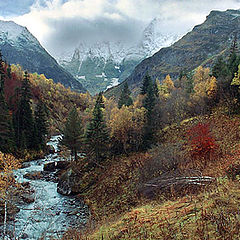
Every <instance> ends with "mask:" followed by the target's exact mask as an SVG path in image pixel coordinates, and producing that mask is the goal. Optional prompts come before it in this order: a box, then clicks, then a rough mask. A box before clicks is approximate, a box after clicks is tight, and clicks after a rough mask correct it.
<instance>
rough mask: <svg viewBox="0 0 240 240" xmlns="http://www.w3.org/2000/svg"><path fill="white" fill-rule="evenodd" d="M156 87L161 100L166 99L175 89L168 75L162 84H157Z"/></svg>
mask: <svg viewBox="0 0 240 240" xmlns="http://www.w3.org/2000/svg"><path fill="white" fill-rule="evenodd" d="M157 86H158V89H159V96H160V97H162V98H168V97H169V96H170V94H171V92H172V91H173V90H174V88H175V86H174V83H173V81H172V79H171V77H170V75H169V74H168V75H167V76H166V77H165V79H164V80H163V82H162V84H160V85H158V84H157Z"/></svg>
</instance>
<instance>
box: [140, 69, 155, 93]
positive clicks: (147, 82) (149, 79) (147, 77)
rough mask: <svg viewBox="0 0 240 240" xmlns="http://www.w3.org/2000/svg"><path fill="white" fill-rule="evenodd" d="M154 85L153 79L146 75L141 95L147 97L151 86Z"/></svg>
mask: <svg viewBox="0 0 240 240" xmlns="http://www.w3.org/2000/svg"><path fill="white" fill-rule="evenodd" d="M151 83H152V80H151V77H150V76H149V75H148V73H147V74H146V76H145V77H144V79H143V83H142V87H141V94H142V95H145V94H146V93H147V91H148V88H149V85H150V84H151Z"/></svg>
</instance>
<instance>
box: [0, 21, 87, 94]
mask: <svg viewBox="0 0 240 240" xmlns="http://www.w3.org/2000/svg"><path fill="white" fill-rule="evenodd" d="M0 50H1V52H2V54H3V56H4V58H5V60H7V62H8V63H10V64H20V65H21V66H22V67H23V68H24V69H25V70H28V71H29V72H37V73H38V74H44V75H45V76H46V77H47V78H51V79H53V80H54V82H60V83H62V84H63V85H64V86H66V87H70V88H71V89H74V90H76V91H79V92H85V91H86V89H85V88H84V87H83V86H82V84H81V83H80V82H79V81H77V80H76V79H75V78H74V77H73V76H72V75H71V74H70V73H69V72H67V71H66V70H65V69H63V68H62V67H61V66H60V65H59V64H58V63H57V61H56V60H55V59H54V58H53V57H52V56H51V55H50V54H49V53H48V52H47V51H46V50H45V49H44V48H43V47H42V46H41V44H40V43H39V41H38V40H37V39H36V38H35V37H34V36H33V35H32V34H31V33H30V32H29V31H28V29H27V28H25V27H22V26H20V25H18V24H16V23H15V22H13V21H1V20H0Z"/></svg>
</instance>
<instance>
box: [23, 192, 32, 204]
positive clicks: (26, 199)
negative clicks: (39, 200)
mask: <svg viewBox="0 0 240 240" xmlns="http://www.w3.org/2000/svg"><path fill="white" fill-rule="evenodd" d="M21 198H22V200H23V201H24V202H25V203H33V202H34V201H35V199H34V196H33V195H32V194H28V193H23V194H21Z"/></svg>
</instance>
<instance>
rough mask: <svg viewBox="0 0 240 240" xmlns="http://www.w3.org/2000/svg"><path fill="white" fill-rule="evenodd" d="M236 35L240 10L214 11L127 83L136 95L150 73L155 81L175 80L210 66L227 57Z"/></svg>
mask: <svg viewBox="0 0 240 240" xmlns="http://www.w3.org/2000/svg"><path fill="white" fill-rule="evenodd" d="M235 34H237V38H238V39H240V10H227V11H224V12H221V11H212V12H211V13H210V14H209V16H207V18H206V20H205V22H204V23H203V24H201V25H197V26H195V27H194V28H193V30H192V31H191V32H189V33H187V34H186V35H185V36H184V37H182V38H181V39H180V40H179V41H177V42H176V43H174V44H173V45H172V46H170V47H167V48H162V49H161V50H160V51H158V52H157V53H155V54H154V55H153V56H152V57H149V58H147V59H145V60H143V61H142V62H141V63H140V64H139V65H137V66H136V68H135V69H134V71H133V73H132V74H131V75H130V76H129V77H128V78H127V79H126V80H125V81H127V82H128V85H129V87H130V89H131V90H133V91H136V92H137V91H138V89H139V87H140V86H141V83H142V79H143V78H144V76H145V75H146V73H147V72H148V74H149V75H150V76H151V77H152V79H154V80H155V79H156V78H158V79H159V80H163V79H164V78H165V76H166V75H167V74H170V76H171V77H172V78H173V79H176V78H177V77H178V75H179V73H180V71H181V70H183V69H187V70H189V71H190V70H193V69H195V68H196V67H198V66H199V65H204V66H211V65H212V64H213V62H214V61H215V59H216V57H217V56H219V55H221V54H225V55H227V54H228V51H229V48H230V46H231V42H232V40H233V38H234V35H235ZM121 87H122V86H121V85H120V86H117V87H115V88H112V89H110V90H109V91H108V93H107V95H108V96H112V95H116V94H118V93H119V91H120V89H121Z"/></svg>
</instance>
